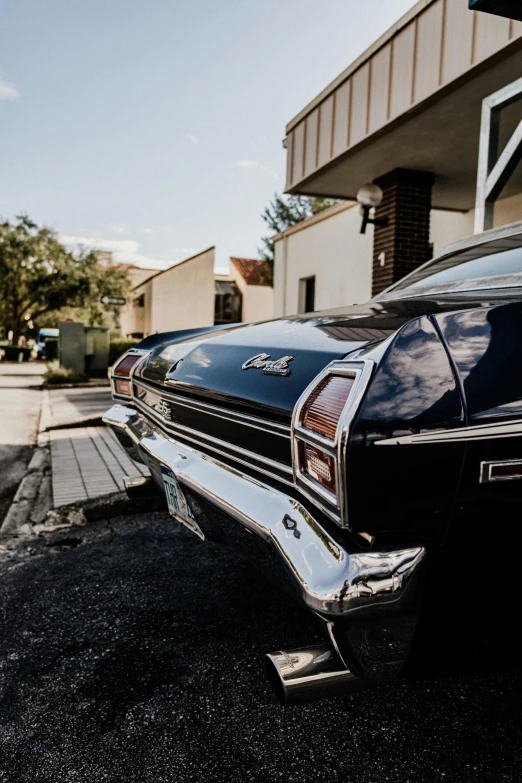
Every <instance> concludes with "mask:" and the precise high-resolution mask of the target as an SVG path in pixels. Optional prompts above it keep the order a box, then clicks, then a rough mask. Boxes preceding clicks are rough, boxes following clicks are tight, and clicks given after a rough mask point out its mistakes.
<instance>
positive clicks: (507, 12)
mask: <svg viewBox="0 0 522 783" xmlns="http://www.w3.org/2000/svg"><path fill="white" fill-rule="evenodd" d="M469 7H470V9H471V11H485V12H486V13H488V14H496V15H497V16H507V17H508V19H517V20H518V21H519V22H522V5H521V3H520V0H469Z"/></svg>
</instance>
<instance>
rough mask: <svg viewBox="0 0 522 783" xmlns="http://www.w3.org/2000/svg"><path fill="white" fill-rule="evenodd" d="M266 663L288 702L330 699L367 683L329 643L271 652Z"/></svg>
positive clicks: (281, 697)
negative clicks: (347, 665)
mask: <svg viewBox="0 0 522 783" xmlns="http://www.w3.org/2000/svg"><path fill="white" fill-rule="evenodd" d="M265 666H266V670H267V675H268V679H269V681H270V683H271V685H272V687H273V689H274V692H275V695H276V697H277V699H278V701H279V702H280V703H281V704H284V705H289V704H298V703H300V702H306V701H313V700H315V699H327V698H331V697H332V696H339V695H340V694H343V693H348V692H350V691H356V690H360V689H362V688H365V687H366V686H367V683H366V681H365V680H361V679H360V678H358V677H356V676H355V675H354V674H352V672H351V671H349V670H348V669H347V668H346V666H345V665H344V664H343V662H342V661H341V659H340V657H339V655H338V654H337V652H336V651H335V650H334V648H333V647H332V646H331V645H329V644H319V645H316V646H315V647H303V648H302V649H300V650H288V651H285V650H279V651H278V652H274V653H269V654H268V655H266V656H265Z"/></svg>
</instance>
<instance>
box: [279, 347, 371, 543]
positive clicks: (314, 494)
mask: <svg viewBox="0 0 522 783" xmlns="http://www.w3.org/2000/svg"><path fill="white" fill-rule="evenodd" d="M373 368H374V362H373V361H371V360H370V359H360V360H354V361H343V360H342V359H340V360H336V361H334V362H332V363H331V364H329V365H328V366H327V367H325V369H324V370H323V371H322V372H321V373H319V375H317V376H316V377H315V378H314V380H313V381H312V382H311V383H310V384H309V386H307V388H306V389H305V390H304V392H303V393H302V394H301V396H300V397H299V399H298V401H297V404H296V406H295V408H294V412H293V415H292V465H293V474H294V484H295V486H296V488H297V489H298V490H299V491H300V492H301V493H302V494H303V495H304V496H305V497H307V498H308V500H310V501H311V502H312V503H314V504H315V505H316V506H317V507H318V508H320V509H321V511H323V512H324V513H325V514H326V516H328V517H329V518H330V519H331V520H332V521H333V522H335V523H336V524H337V525H339V526H340V527H343V528H347V529H350V524H349V520H348V494H347V486H346V485H347V480H346V449H347V445H348V439H349V436H350V428H351V425H352V422H353V419H354V418H355V415H356V413H357V411H358V409H359V406H360V404H361V402H362V398H363V396H364V394H365V392H366V389H367V388H368V383H369V381H370V378H371V375H372V372H373ZM330 375H341V376H349V377H353V378H354V383H353V386H352V389H351V391H350V393H349V395H348V398H347V400H346V403H345V405H344V407H343V410H342V412H341V415H340V417H339V421H338V423H337V428H336V431H335V438H334V439H333V440H330V439H329V438H325V437H323V436H322V435H318V434H317V433H315V432H313V431H312V430H309V429H306V428H305V427H304V426H303V425H302V424H301V414H302V410H303V406H304V404H305V403H306V401H307V400H308V397H309V396H310V394H311V393H312V392H313V391H314V389H315V388H316V387H317V385H318V384H320V383H322V381H324V379H325V378H327V377H328V376H330ZM299 442H303V443H308V444H309V445H310V446H316V447H317V448H319V449H321V450H322V451H324V452H325V453H326V454H329V455H330V456H332V457H333V458H334V461H335V462H334V464H335V486H336V492H335V494H334V493H333V492H330V491H329V490H327V489H326V488H325V487H323V486H322V485H321V484H319V483H318V482H317V481H314V480H313V479H311V478H310V477H309V476H308V475H307V474H306V473H305V472H304V471H303V470H302V468H301V467H300V465H299V455H298V450H299Z"/></svg>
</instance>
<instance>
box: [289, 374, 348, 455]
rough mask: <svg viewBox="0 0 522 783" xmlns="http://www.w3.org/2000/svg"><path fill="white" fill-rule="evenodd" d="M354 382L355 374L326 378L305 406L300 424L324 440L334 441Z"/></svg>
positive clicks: (318, 385)
mask: <svg viewBox="0 0 522 783" xmlns="http://www.w3.org/2000/svg"><path fill="white" fill-rule="evenodd" d="M354 382H355V374H354V375H353V376H352V375H329V376H327V377H326V378H324V379H323V380H322V381H321V382H320V383H318V384H317V386H316V387H315V389H314V390H313V391H312V393H311V394H310V396H309V397H308V399H307V400H306V402H305V404H304V405H303V408H302V410H301V416H300V424H301V425H302V426H303V427H305V428H306V429H307V430H311V431H312V432H315V433H317V434H318V435H322V437H323V438H328V439H329V440H334V439H335V433H336V430H337V425H338V423H339V419H340V417H341V414H342V412H343V408H344V406H345V405H346V401H347V399H348V397H349V395H350V392H351V390H352V387H353V384H354Z"/></svg>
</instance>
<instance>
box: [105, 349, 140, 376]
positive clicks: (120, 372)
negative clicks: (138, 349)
mask: <svg viewBox="0 0 522 783" xmlns="http://www.w3.org/2000/svg"><path fill="white" fill-rule="evenodd" d="M141 358H142V357H141V354H139V353H129V354H127V356H124V357H123V359H122V360H121V361H120V362H118V364H117V365H116V366H115V367H113V368H112V374H113V375H117V376H118V377H119V378H121V377H123V378H130V374H131V370H132V368H133V367H134V365H135V364H136V363H137V362H139V360H140V359H141Z"/></svg>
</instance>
